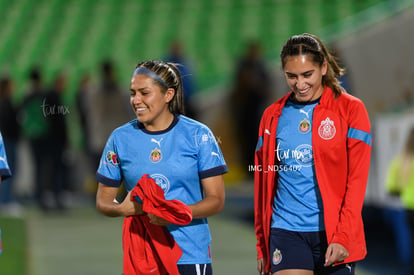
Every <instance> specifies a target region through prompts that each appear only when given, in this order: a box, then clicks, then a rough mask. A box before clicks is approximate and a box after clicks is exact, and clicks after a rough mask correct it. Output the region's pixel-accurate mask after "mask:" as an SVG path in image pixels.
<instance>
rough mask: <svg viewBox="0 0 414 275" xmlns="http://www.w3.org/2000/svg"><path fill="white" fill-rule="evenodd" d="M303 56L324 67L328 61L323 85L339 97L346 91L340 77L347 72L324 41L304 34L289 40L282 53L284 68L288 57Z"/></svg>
mask: <svg viewBox="0 0 414 275" xmlns="http://www.w3.org/2000/svg"><path fill="white" fill-rule="evenodd" d="M302 54H305V55H309V56H311V57H312V61H313V62H315V63H316V64H319V66H322V64H323V62H324V61H325V60H326V62H327V71H326V74H325V75H324V76H322V84H323V85H324V86H328V87H330V88H331V89H332V90H333V92H334V93H335V95H336V96H339V95H340V94H341V93H342V91H343V90H344V89H343V88H342V87H341V84H340V82H339V80H338V77H340V76H341V75H343V74H344V71H345V70H344V69H343V68H341V67H340V66H339V65H338V63H337V62H336V60H335V58H334V57H333V56H332V55H331V54H330V53H329V51H328V50H327V48H326V47H325V45H323V43H322V41H321V40H320V39H319V38H318V37H316V36H315V35H312V34H308V33H304V34H300V35H294V36H292V37H291V38H289V39H288V41H286V43H285V45H284V46H283V49H282V52H281V53H280V59H281V61H282V67H283V68H284V67H285V65H286V61H287V58H288V57H290V56H297V55H302Z"/></svg>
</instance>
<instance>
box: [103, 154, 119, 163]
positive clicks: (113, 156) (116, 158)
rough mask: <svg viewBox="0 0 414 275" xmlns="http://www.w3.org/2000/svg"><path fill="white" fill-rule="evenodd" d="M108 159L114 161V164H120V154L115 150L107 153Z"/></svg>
mask: <svg viewBox="0 0 414 275" xmlns="http://www.w3.org/2000/svg"><path fill="white" fill-rule="evenodd" d="M106 161H108V162H110V163H112V164H114V165H118V164H119V160H118V156H117V155H116V154H115V152H113V151H108V152H107V153H106Z"/></svg>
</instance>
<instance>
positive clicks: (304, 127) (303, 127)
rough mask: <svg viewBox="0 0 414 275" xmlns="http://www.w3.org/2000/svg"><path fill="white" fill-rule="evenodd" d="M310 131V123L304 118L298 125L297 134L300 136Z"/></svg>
mask: <svg viewBox="0 0 414 275" xmlns="http://www.w3.org/2000/svg"><path fill="white" fill-rule="evenodd" d="M310 129H311V127H310V122H309V120H307V119H306V118H304V119H302V121H301V122H300V123H299V132H301V133H302V134H306V133H307V132H309V131H310Z"/></svg>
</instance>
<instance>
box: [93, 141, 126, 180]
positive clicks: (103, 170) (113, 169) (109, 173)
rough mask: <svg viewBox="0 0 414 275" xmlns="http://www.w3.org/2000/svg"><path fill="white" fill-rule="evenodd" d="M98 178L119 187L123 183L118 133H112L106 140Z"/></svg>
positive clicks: (97, 174) (97, 173)
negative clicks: (117, 140) (117, 139)
mask: <svg viewBox="0 0 414 275" xmlns="http://www.w3.org/2000/svg"><path fill="white" fill-rule="evenodd" d="M96 180H97V181H98V182H101V183H103V184H105V185H109V186H113V187H119V186H120V185H121V181H122V173H121V168H120V162H119V157H118V146H117V143H116V135H115V134H114V133H112V134H111V136H110V137H109V139H108V141H107V142H106V145H105V148H104V150H103V153H102V156H101V160H100V162H99V167H98V171H97V172H96Z"/></svg>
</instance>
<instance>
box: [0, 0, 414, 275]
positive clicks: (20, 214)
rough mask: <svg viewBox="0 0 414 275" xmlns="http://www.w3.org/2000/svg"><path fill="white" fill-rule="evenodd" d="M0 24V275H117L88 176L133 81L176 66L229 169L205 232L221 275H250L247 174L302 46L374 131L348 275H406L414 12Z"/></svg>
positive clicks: (371, 6)
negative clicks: (357, 259)
mask: <svg viewBox="0 0 414 275" xmlns="http://www.w3.org/2000/svg"><path fill="white" fill-rule="evenodd" d="M0 18H1V19H2V23H1V25H0V127H1V128H0V130H1V132H2V135H3V138H4V140H5V143H6V152H7V156H8V160H9V164H10V166H11V168H12V170H13V174H14V176H13V177H12V178H11V179H10V180H8V181H5V182H2V184H1V186H0V228H1V230H2V231H1V235H2V240H1V247H2V249H3V252H2V254H1V255H0V274H2V275H6V274H13V275H16V274H29V275H47V274H121V271H122V250H121V227H122V219H110V218H106V217H102V216H101V215H100V214H98V213H96V211H95V209H94V207H95V205H94V196H95V191H96V181H95V179H94V174H95V171H96V168H97V163H98V161H99V157H100V153H101V152H102V149H103V145H104V143H105V141H106V139H107V137H108V136H109V134H110V132H111V131H112V130H113V129H114V128H115V127H117V126H118V125H121V124H123V123H125V122H126V121H128V120H130V119H133V118H134V115H133V113H132V112H130V111H129V108H130V107H129V99H128V98H129V91H128V90H129V81H130V77H131V74H132V71H133V69H134V68H135V66H136V65H137V63H139V62H140V61H144V60H148V59H162V60H165V61H172V62H177V63H180V64H183V65H184V66H183V67H182V70H183V71H182V74H183V81H184V92H185V97H186V104H187V106H186V107H187V113H188V116H190V117H193V118H195V119H197V120H199V121H201V122H203V123H205V124H207V125H208V126H209V127H210V128H211V129H212V130H213V132H214V134H215V135H216V139H217V140H218V142H219V144H220V146H221V148H222V150H223V154H224V156H225V159H226V161H227V164H228V166H229V173H228V174H226V175H225V182H226V190H227V199H226V200H227V201H226V207H225V210H224V211H223V213H221V214H219V215H217V216H215V217H212V218H211V220H210V225H211V228H212V234H213V258H214V269H215V272H216V273H215V274H219V275H221V274H246V275H250V274H256V251H255V237H254V228H253V182H252V179H253V178H252V177H253V172H251V171H249V165H252V164H253V150H254V147H255V143H256V138H257V128H258V123H259V118H260V116H261V113H262V112H263V110H264V108H265V107H266V106H267V105H269V104H271V103H272V102H274V101H275V100H277V99H278V98H280V97H281V96H282V95H284V94H286V93H287V92H288V88H287V86H286V85H285V81H284V78H283V74H282V72H281V68H280V62H279V54H280V50H281V48H282V46H283V44H284V42H285V41H286V40H287V39H288V38H289V37H290V36H291V35H294V34H300V33H304V32H308V33H313V34H315V35H317V36H319V37H320V38H321V39H322V40H323V42H324V43H325V45H327V46H328V48H329V49H330V50H331V51H332V53H333V54H334V55H335V56H336V57H337V58H338V60H339V63H341V64H342V65H343V66H345V68H346V69H347V73H346V75H345V76H344V77H343V79H341V81H342V84H343V86H344V87H345V88H346V89H347V90H348V92H349V93H351V94H353V95H355V96H357V97H359V98H360V99H362V100H363V102H364V103H365V105H366V107H367V109H368V112H369V115H370V119H371V123H372V132H373V140H374V142H373V154H372V162H371V170H370V176H369V182H368V187H367V193H366V200H365V204H364V210H363V216H364V219H365V224H366V235H367V244H368V247H367V248H368V256H367V258H366V260H364V261H363V262H361V263H360V264H359V265H358V267H359V268H357V274H360V275H364V274H414V273H412V270H413V254H412V253H413V243H412V233H413V231H414V226H413V224H414V223H413V209H414V203H411V202H410V200H409V199H406V198H409V197H413V198H414V191H410V190H409V191H405V189H404V188H405V187H406V185H409V183H406V184H397V187H395V184H394V185H393V180H394V181H397V182H409V181H410V180H409V175H410V172H411V171H412V169H411V168H410V169H411V170H410V169H408V170H409V171H408V172H407V171H406V170H407V169H406V170H405V171H403V172H401V171H399V170H396V168H395V167H397V168H398V167H399V166H403V165H398V164H397V165H394V166H395V167H394V166H393V165H392V163H393V161H394V160H395V159H398V156H400V155H404V156H405V155H408V153H406V151H407V148H409V147H410V145H409V144H410V142H412V141H410V139H409V133H410V131H411V128H413V127H414V66H413V65H412V64H413V63H414V54H413V51H412V45H414V36H413V34H414V0H291V1H288V0H174V1H171V0H153V1H146V0H134V1H131V0H130V1H127V0H37V1H31V0H0ZM39 113H40V114H41V116H38V115H37V116H36V114H39ZM33 125H35V126H33ZM411 147H413V146H411ZM411 152H412V151H411ZM413 154H414V153H413ZM411 167H414V166H411ZM392 175H397V176H398V175H399V176H400V178H398V177H396V178H397V179H395V177H394V178H393V177H392ZM411 184H414V178H413V173H411ZM411 189H414V187H413V188H411ZM410 192H411V193H410Z"/></svg>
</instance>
